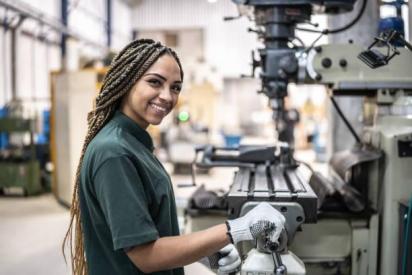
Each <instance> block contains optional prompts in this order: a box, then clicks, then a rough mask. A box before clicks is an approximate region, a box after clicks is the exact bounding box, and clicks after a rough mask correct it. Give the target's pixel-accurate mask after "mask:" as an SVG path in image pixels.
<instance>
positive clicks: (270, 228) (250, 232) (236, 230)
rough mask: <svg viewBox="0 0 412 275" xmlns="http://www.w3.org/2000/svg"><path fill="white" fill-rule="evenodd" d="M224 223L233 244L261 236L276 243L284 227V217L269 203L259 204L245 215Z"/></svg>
mask: <svg viewBox="0 0 412 275" xmlns="http://www.w3.org/2000/svg"><path fill="white" fill-rule="evenodd" d="M226 223H227V226H228V233H229V234H230V236H231V238H232V241H233V243H234V244H236V243H238V242H240V241H248V240H249V241H251V240H254V239H256V238H257V237H259V236H260V235H262V234H267V235H268V236H269V238H270V240H271V241H272V242H277V241H278V239H279V236H280V233H281V232H282V230H283V228H284V225H285V217H284V216H283V215H282V214H281V213H280V212H279V211H278V210H276V209H275V208H273V207H272V206H271V205H270V204H269V203H267V202H261V203H259V204H258V205H257V206H256V207H255V208H253V209H252V210H250V211H249V212H247V213H246V215H244V216H242V217H240V218H237V219H234V220H228V221H227V222H226Z"/></svg>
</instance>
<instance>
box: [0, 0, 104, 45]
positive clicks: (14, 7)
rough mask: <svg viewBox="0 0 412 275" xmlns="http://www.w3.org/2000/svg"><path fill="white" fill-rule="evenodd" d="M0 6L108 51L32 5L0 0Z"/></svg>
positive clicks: (14, 0) (17, 1)
mask: <svg viewBox="0 0 412 275" xmlns="http://www.w3.org/2000/svg"><path fill="white" fill-rule="evenodd" d="M0 7H4V8H6V9H8V10H10V11H14V12H16V13H18V14H19V15H20V16H22V17H25V18H30V19H33V20H35V21H37V22H39V23H40V24H42V25H45V26H48V27H49V28H50V29H52V30H53V31H55V32H57V33H61V34H65V35H66V38H68V37H71V38H74V39H76V40H79V41H81V42H83V43H85V44H87V45H90V46H93V47H95V48H98V49H100V50H103V51H108V48H107V47H106V45H102V44H100V43H97V42H94V41H92V40H90V39H88V38H87V37H85V36H83V35H81V34H79V33H77V32H74V31H73V30H71V29H70V28H68V27H67V26H65V25H64V24H62V22H60V21H59V20H56V19H54V18H52V17H50V16H47V15H46V14H44V13H43V12H41V11H39V10H38V9H35V8H33V7H32V6H30V5H28V4H25V3H23V2H21V1H19V0H13V1H12V0H0Z"/></svg>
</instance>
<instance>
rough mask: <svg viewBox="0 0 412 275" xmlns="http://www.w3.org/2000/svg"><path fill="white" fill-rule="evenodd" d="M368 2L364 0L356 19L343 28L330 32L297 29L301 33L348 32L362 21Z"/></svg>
mask: <svg viewBox="0 0 412 275" xmlns="http://www.w3.org/2000/svg"><path fill="white" fill-rule="evenodd" d="M367 2H368V1H367V0H363V2H362V6H361V8H360V10H359V13H358V14H357V15H356V17H355V18H354V19H353V20H352V21H351V22H350V23H348V24H347V25H345V26H343V27H340V28H337V29H333V30H329V29H324V30H314V29H306V28H299V27H297V28H296V29H297V30H300V31H306V32H314V33H322V34H335V33H339V32H343V31H346V30H347V29H349V28H351V27H352V26H353V25H355V24H356V23H357V22H358V21H359V19H361V17H362V15H363V13H364V12H365V9H366V4H367Z"/></svg>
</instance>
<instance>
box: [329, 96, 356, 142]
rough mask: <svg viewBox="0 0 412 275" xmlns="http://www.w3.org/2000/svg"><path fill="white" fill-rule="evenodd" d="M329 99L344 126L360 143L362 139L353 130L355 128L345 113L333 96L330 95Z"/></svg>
mask: <svg viewBox="0 0 412 275" xmlns="http://www.w3.org/2000/svg"><path fill="white" fill-rule="evenodd" d="M330 100H331V101H332V104H333V107H335V109H336V111H337V112H338V115H339V116H340V118H341V119H342V120H343V122H344V123H345V125H346V127H348V129H349V131H350V132H351V134H352V135H353V137H354V138H355V139H356V142H357V143H358V144H361V143H362V141H361V139H360V138H359V136H358V134H357V133H356V132H355V130H354V129H353V127H352V125H351V124H350V123H349V121H348V120H347V119H346V117H345V115H344V114H343V112H342V110H341V109H340V107H339V105H338V103H337V102H336V101H335V98H334V97H333V96H330Z"/></svg>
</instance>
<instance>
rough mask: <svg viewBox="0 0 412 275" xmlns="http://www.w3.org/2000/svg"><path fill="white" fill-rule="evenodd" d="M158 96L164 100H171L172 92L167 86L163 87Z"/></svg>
mask: <svg viewBox="0 0 412 275" xmlns="http://www.w3.org/2000/svg"><path fill="white" fill-rule="evenodd" d="M159 97H160V98H161V99H163V100H165V101H168V102H171V101H172V100H173V98H172V92H171V91H170V88H169V87H164V88H163V89H162V90H161V91H160V94H159Z"/></svg>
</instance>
